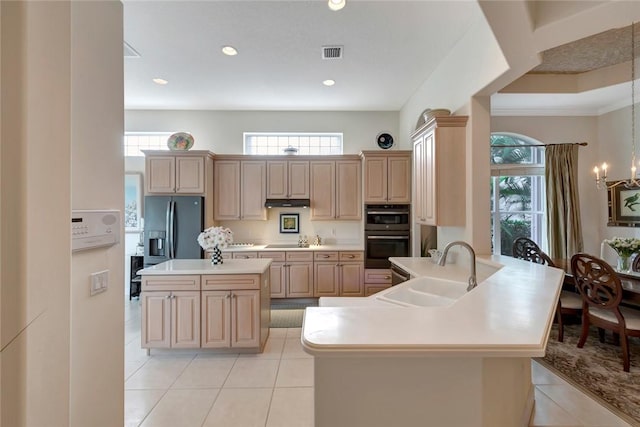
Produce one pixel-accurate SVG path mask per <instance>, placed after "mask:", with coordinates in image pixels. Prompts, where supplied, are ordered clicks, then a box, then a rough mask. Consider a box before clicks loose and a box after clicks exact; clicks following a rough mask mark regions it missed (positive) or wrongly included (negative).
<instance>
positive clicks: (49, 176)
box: [0, 2, 124, 426]
mask: <svg viewBox="0 0 640 427" xmlns="http://www.w3.org/2000/svg"><path fill="white" fill-rule="evenodd" d="M0 10H1V16H2V26H1V28H0V30H1V31H2V33H1V36H2V37H1V38H2V46H1V49H2V51H1V52H0V53H1V58H2V73H1V76H2V98H1V102H2V105H1V111H2V115H1V123H2V126H1V129H2V138H1V139H0V141H1V143H2V145H1V146H0V148H1V156H0V162H1V172H2V182H3V185H2V190H1V191H2V192H1V193H0V197H1V203H0V209H1V210H0V213H1V215H0V219H1V221H2V222H1V224H2V227H1V228H0V230H1V233H2V234H1V235H0V237H1V245H2V251H1V255H2V258H1V260H0V261H1V266H2V269H1V272H2V280H1V281H0V290H1V295H2V299H1V305H0V308H1V315H2V330H1V331H2V336H1V340H2V343H1V348H2V352H1V355H2V383H1V392H0V396H1V397H0V398H1V400H2V402H1V403H2V414H1V415H2V420H1V423H2V425H3V426H4V425H6V426H21V425H28V426H87V425H91V426H113V425H122V422H123V414H124V411H123V400H124V390H123V388H124V387H123V386H124V379H123V347H124V345H123V341H124V339H123V333H124V332H123V315H124V313H123V305H122V289H121V286H122V284H121V282H120V281H119V280H116V281H114V282H112V288H111V289H110V290H109V291H108V292H106V293H104V294H101V295H100V296H98V297H94V298H92V299H89V297H88V294H89V285H88V274H89V272H91V271H98V270H103V269H109V270H110V271H111V272H112V273H113V276H112V277H114V278H118V277H120V276H121V274H122V262H121V260H122V247H121V245H117V246H114V247H113V248H111V249H108V250H104V249H98V250H93V251H87V252H82V253H78V254H76V255H72V253H71V235H70V228H69V221H70V217H71V210H72V208H85V209H87V208H88V209H93V208H105V207H108V208H116V209H120V210H122V205H123V178H122V175H123V167H122V147H121V135H122V132H123V127H124V126H123V117H122V114H123V113H122V111H123V108H122V105H123V99H122V94H123V77H122V60H123V59H122V4H121V3H120V2H88V3H86V2H1V3H0ZM97 100H99V101H97ZM72 180H73V182H72Z"/></svg>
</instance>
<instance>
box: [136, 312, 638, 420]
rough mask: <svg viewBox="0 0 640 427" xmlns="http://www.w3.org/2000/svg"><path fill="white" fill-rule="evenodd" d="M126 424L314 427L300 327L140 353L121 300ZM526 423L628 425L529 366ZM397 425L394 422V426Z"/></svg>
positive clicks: (309, 376) (309, 377) (310, 361)
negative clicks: (531, 405) (232, 341)
mask: <svg viewBox="0 0 640 427" xmlns="http://www.w3.org/2000/svg"><path fill="white" fill-rule="evenodd" d="M125 340H126V341H125V422H124V425H125V426H127V427H129V426H131V427H133V426H143V427H164V426H168V427H169V426H170V427H177V426H179V427H191V426H197V427H201V426H204V427H213V426H224V427H245V426H247V427H248V426H261V427H265V426H266V427H276V426H279V427H289V426H290V427H305V426H313V358H312V357H311V356H309V355H308V354H306V353H305V352H304V351H303V350H302V347H301V345H300V329H299V328H293V329H272V330H271V332H270V336H269V340H268V341H267V345H266V348H265V351H264V352H263V353H261V354H257V355H250V354H241V355H238V354H231V355H229V354H227V355H216V354H211V353H208V352H196V351H178V352H166V351H165V352H162V351H155V352H152V354H151V356H147V354H146V350H143V349H141V348H140V306H139V302H138V301H137V300H136V299H134V300H133V301H131V302H129V300H128V299H126V302H125ZM531 365H532V366H531V368H532V372H533V381H534V383H535V384H536V390H535V398H536V406H535V412H534V415H533V417H532V420H531V424H530V426H536V427H537V426H563V427H579V426H580V427H582V426H598V427H614V426H629V424H627V423H626V422H624V421H623V420H621V419H620V418H618V417H616V416H615V415H614V414H612V413H611V412H610V411H608V410H607V409H606V408H604V407H602V406H601V405H599V404H598V403H597V402H595V401H594V400H592V399H590V398H589V397H588V396H586V395H584V394H583V393H582V392H580V391H579V390H577V389H575V388H574V387H572V386H571V385H569V384H568V383H566V382H565V381H564V380H563V379H561V378H559V377H557V376H556V375H554V374H553V373H551V372H550V371H548V370H547V369H545V368H544V367H543V366H541V365H539V364H538V363H536V362H532V364H531ZM399 426H400V424H399Z"/></svg>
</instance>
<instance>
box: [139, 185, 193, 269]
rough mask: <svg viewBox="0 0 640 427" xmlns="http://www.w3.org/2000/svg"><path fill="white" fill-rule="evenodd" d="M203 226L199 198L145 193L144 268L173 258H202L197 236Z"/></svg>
mask: <svg viewBox="0 0 640 427" xmlns="http://www.w3.org/2000/svg"><path fill="white" fill-rule="evenodd" d="M203 225H204V199H203V198H202V197H198V196H145V198H144V265H145V267H148V266H150V265H154V264H158V263H161V262H164V261H168V260H170V259H176V258H191V259H199V258H202V255H203V254H202V248H200V245H199V244H198V241H197V238H198V234H200V232H201V231H202V227H203Z"/></svg>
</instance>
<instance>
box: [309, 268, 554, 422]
mask: <svg viewBox="0 0 640 427" xmlns="http://www.w3.org/2000/svg"><path fill="white" fill-rule="evenodd" d="M458 258H463V260H462V262H461V263H460V264H447V265H446V266H444V267H440V266H438V265H436V264H434V263H432V262H431V261H430V260H429V258H417V259H416V258H392V259H391V261H392V262H393V263H395V264H397V265H398V266H400V267H401V268H403V269H404V270H405V271H408V272H409V273H410V274H411V275H412V277H417V279H416V280H415V281H408V282H405V283H402V284H400V285H397V286H395V287H392V288H390V289H388V290H386V291H383V292H380V293H378V294H376V295H373V296H371V297H368V298H362V299H361V303H362V304H358V299H351V300H350V301H349V302H348V304H344V305H343V304H341V303H340V300H341V299H336V298H331V299H321V300H320V305H321V307H317V308H307V310H306V315H305V320H304V326H303V331H302V344H303V347H304V349H305V351H306V352H307V353H309V354H312V355H313V356H315V359H314V369H315V371H314V372H315V390H314V392H315V395H314V396H315V397H314V399H315V425H316V427H324V426H372V427H373V426H388V425H402V426H424V425H430V426H431V425H432V426H465V427H473V426H485V427H501V426H505V427H513V426H527V425H528V423H529V417H530V415H531V411H532V409H533V403H534V393H533V391H534V388H533V385H532V383H531V363H530V358H531V357H541V356H543V355H544V352H545V347H546V343H547V340H548V338H549V332H550V329H551V324H552V322H553V317H554V312H555V307H556V303H557V300H558V296H559V293H560V290H561V286H562V281H563V276H564V273H563V271H562V270H559V269H556V268H549V267H545V266H541V265H538V264H534V263H529V262H525V261H521V260H516V259H513V258H510V257H503V256H492V257H487V258H483V259H478V260H477V270H478V282H479V284H478V286H477V287H476V288H475V289H473V290H471V291H470V292H466V282H467V279H468V276H469V270H470V269H469V266H468V265H467V262H464V260H466V258H465V257H458ZM447 281H450V282H449V284H450V285H451V288H452V289H453V288H456V287H459V286H463V289H464V291H463V292H462V293H460V294H458V295H457V296H454V297H452V296H451V295H447V298H444V297H442V295H444V294H443V293H442V292H440V291H437V292H436V291H433V292H434V293H438V292H440V295H439V296H440V299H438V298H435V296H434V295H431V296H432V298H431V299H428V304H431V306H423V307H420V306H417V304H416V303H415V301H420V299H413V300H412V299H407V298H398V296H399V295H401V296H405V297H406V295H413V294H421V293H422V294H423V296H424V293H423V292H418V291H420V289H421V287H422V288H424V287H428V286H430V285H437V286H440V287H443V286H444V285H446V284H447V283H448V282H447ZM437 286H436V287H437ZM445 288H446V286H445ZM414 296H415V295H414ZM394 297H395V298H394ZM394 301H395V302H394ZM407 301H410V302H407ZM411 301H413V303H412V302H411ZM434 301H435V302H434Z"/></svg>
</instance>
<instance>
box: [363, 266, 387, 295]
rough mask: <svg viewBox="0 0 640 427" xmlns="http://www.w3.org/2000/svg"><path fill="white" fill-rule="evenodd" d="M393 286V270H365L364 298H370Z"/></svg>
mask: <svg viewBox="0 0 640 427" xmlns="http://www.w3.org/2000/svg"><path fill="white" fill-rule="evenodd" d="M390 286H391V270H389V269H387V268H367V269H365V270H364V296H365V297H368V296H370V295H373V294H375V293H377V292H380V291H382V290H385V289H387V288H388V287H390Z"/></svg>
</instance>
